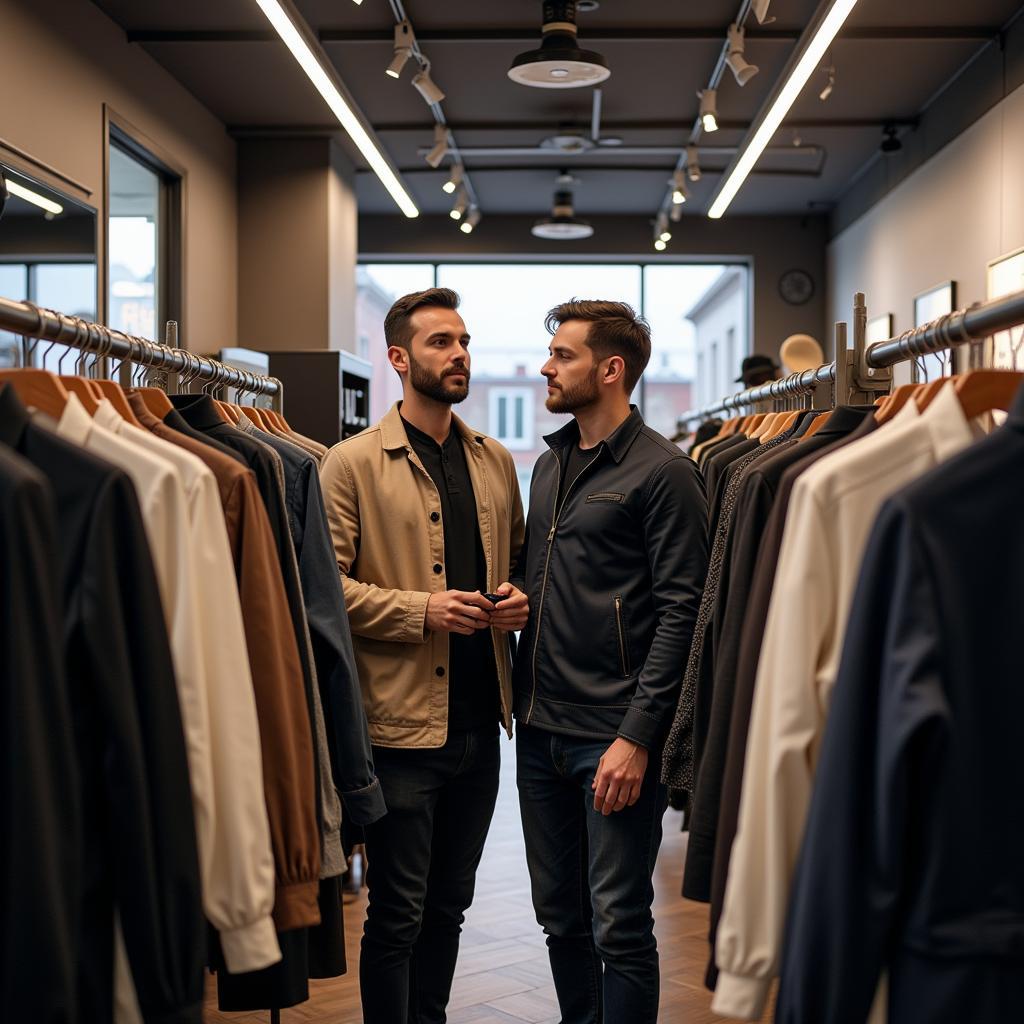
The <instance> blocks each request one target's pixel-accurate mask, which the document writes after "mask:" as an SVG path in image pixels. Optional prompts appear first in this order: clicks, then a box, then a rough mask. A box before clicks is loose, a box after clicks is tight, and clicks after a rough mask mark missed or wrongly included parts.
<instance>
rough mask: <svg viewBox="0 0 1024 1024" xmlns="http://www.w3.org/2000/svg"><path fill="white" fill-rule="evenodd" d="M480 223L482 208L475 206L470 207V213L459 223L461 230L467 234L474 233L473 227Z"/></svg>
mask: <svg viewBox="0 0 1024 1024" xmlns="http://www.w3.org/2000/svg"><path fill="white" fill-rule="evenodd" d="M479 223H480V210H479V208H478V207H476V206H473V207H471V208H470V211H469V215H468V216H467V217H466V219H465V220H464V221H463V222H462V223H461V224H460V225H459V230H460V231H461V232H462V233H463V234H465V235H471V234H473V228H475V227H476V226H477V224H479Z"/></svg>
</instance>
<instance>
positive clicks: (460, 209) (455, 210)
mask: <svg viewBox="0 0 1024 1024" xmlns="http://www.w3.org/2000/svg"><path fill="white" fill-rule="evenodd" d="M468 208H469V199H468V198H467V196H466V190H465V189H464V188H460V189H459V191H458V193H457V194H456V196H455V205H454V206H453V207H452V208H451V212H450V213H449V214H448V216H449V217H451V219H452V220H462V218H463V217H464V216H465V214H466V210H467V209H468Z"/></svg>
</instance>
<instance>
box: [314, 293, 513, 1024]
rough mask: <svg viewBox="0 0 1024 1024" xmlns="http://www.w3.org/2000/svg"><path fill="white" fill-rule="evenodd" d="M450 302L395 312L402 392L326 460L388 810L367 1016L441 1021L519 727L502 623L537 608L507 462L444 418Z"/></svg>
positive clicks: (373, 891)
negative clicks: (502, 741)
mask: <svg viewBox="0 0 1024 1024" xmlns="http://www.w3.org/2000/svg"><path fill="white" fill-rule="evenodd" d="M458 304H459V298H458V296H457V295H456V294H455V292H453V291H450V290H449V289H446V288H431V289H429V290H427V291H425V292H416V293H413V294H412V295H406V296H404V297H403V298H401V299H399V300H398V301H397V302H396V303H395V304H394V305H393V306H392V307H391V310H390V312H389V313H388V315H387V318H386V319H385V321H384V335H385V339H386V341H387V344H388V358H389V360H390V361H391V365H392V366H393V367H394V369H395V370H396V371H397V372H398V374H399V375H400V376H401V378H402V390H403V399H402V401H401V402H400V403H397V404H396V405H395V406H394V407H393V408H392V409H391V410H390V412H388V414H387V415H386V416H385V417H384V418H383V419H382V420H381V421H380V423H378V424H377V425H376V426H373V427H371V428H369V429H368V430H365V431H363V433H361V434H359V435H358V436H356V437H353V438H349V439H348V440H346V441H343V442H342V443H341V444H338V445H335V447H334V448H332V449H331V451H330V452H329V453H328V455H327V457H326V458H325V460H324V464H323V468H322V470H321V473H322V478H323V485H324V495H325V499H326V503H327V512H328V517H329V519H330V525H331V533H332V535H333V539H334V548H335V553H336V556H337V560H338V568H339V570H340V571H341V577H342V581H343V583H344V587H345V603H346V605H347V607H348V613H349V621H350V623H351V625H352V634H353V639H354V643H355V654H356V662H357V665H358V668H359V677H360V682H361V685H362V691H363V702H364V705H365V707H366V717H367V721H368V723H369V727H370V738H371V740H372V742H373V744H374V747H373V759H374V764H375V766H376V770H377V777H378V778H379V779H380V782H381V785H382V787H383V789H384V798H385V800H386V801H387V805H388V813H387V815H386V816H385V817H384V818H383V819H382V820H381V821H379V822H377V823H376V824H374V825H371V826H369V827H368V828H367V830H366V844H367V858H368V861H369V865H370V867H369V874H368V883H369V895H370V902H369V908H368V910H367V919H366V925H365V928H364V931H363V942H362V952H361V955H360V963H359V982H360V990H361V994H362V1001H363V1020H364V1021H365V1022H366V1024H406V1022H407V1021H408V1020H416V1021H418V1022H420V1024H443V1022H444V1020H445V1019H446V1018H445V1010H446V1007H447V1003H448V996H449V993H450V990H451V982H452V975H453V974H454V971H455V960H456V957H457V955H458V947H459V933H460V931H461V925H462V921H463V915H464V912H465V910H466V908H467V907H468V906H469V905H470V903H471V902H472V899H473V885H474V882H475V878H476V869H477V865H478V864H479V862H480V855H481V853H482V852H483V846H484V840H485V838H486V836H487V830H488V827H489V826H490V822H491V816H492V814H493V812H494V803H495V799H496V797H497V791H498V766H499V751H498V736H499V727H498V726H499V722H503V723H504V725H505V728H506V730H507V731H508V732H509V734H510V735H511V727H512V711H511V664H510V657H509V643H510V637H509V634H510V633H512V632H514V631H515V630H519V629H522V628H523V626H525V624H526V620H527V616H528V612H529V609H528V607H527V599H526V596H525V594H523V593H521V592H520V591H518V590H517V589H516V588H515V587H513V586H512V585H511V584H510V583H508V582H507V580H508V577H509V575H510V564H511V563H512V562H514V560H515V558H516V556H517V555H518V553H519V548H520V546H521V544H522V540H523V510H522V502H521V499H520V496H519V485H518V483H517V480H516V471H515V465H514V463H513V461H512V457H511V456H510V455H509V453H508V452H507V451H506V450H505V449H504V448H502V447H501V445H499V444H498V443H497V442H495V441H493V440H492V439H491V438H488V437H484V436H483V435H482V434H479V433H478V432H476V431H474V430H471V429H470V428H469V427H467V426H466V425H465V424H464V423H462V421H461V420H459V419H458V418H457V417H456V416H454V415H453V414H452V405H454V404H456V403H458V402H461V401H463V399H465V398H466V396H467V394H468V393H469V382H470V357H469V335H468V333H467V332H466V325H465V323H464V322H463V320H462V317H461V316H460V315H459V313H458V311H457V310H458ZM485 595H489V596H490V597H491V598H495V599H497V598H498V597H500V600H491V599H489V597H488V596H485Z"/></svg>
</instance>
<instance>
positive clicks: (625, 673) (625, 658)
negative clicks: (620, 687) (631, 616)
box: [615, 597, 629, 679]
mask: <svg viewBox="0 0 1024 1024" xmlns="http://www.w3.org/2000/svg"><path fill="white" fill-rule="evenodd" d="M615 624H616V626H617V627H618V630H619V657H620V658H621V659H622V678H623V679H628V678H629V653H628V652H627V650H626V631H625V629H624V628H623V625H622V598H621V597H616V598H615Z"/></svg>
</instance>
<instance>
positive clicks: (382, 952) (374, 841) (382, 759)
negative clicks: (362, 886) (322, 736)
mask: <svg viewBox="0 0 1024 1024" xmlns="http://www.w3.org/2000/svg"><path fill="white" fill-rule="evenodd" d="M373 762H374V766H375V768H376V772H377V778H378V779H380V783H381V786H382V787H383V789H384V799H385V800H386V801H387V805H388V813H387V814H386V815H385V816H384V817H383V818H381V819H380V820H379V821H377V822H375V823H374V824H372V825H368V826H367V828H366V859H367V862H368V870H367V876H366V883H367V888H368V890H369V897H370V900H369V905H368V907H367V909H366V923H365V925H364V927H363V942H362V949H361V952H360V957H359V988H360V994H361V996H362V1003H363V1020H364V1022H365V1024H444V1021H445V1019H446V1016H445V1015H446V1009H447V1006H448V997H449V994H450V993H451V987H452V976H453V975H454V973H455V961H456V958H457V957H458V953H459V936H460V933H461V931H462V922H463V919H464V916H465V911H466V909H467V908H468V907H469V905H470V904H471V903H472V902H473V888H474V885H475V882H476V869H477V867H478V866H479V864H480V856H481V854H482V853H483V849H484V840H485V839H486V838H487V830H488V828H489V827H490V824H491V817H492V815H493V813H494V803H495V800H496V799H497V795H498V769H499V765H500V753H499V749H498V729H497V726H496V725H495V726H491V727H490V728H488V729H485V730H480V731H476V732H460V733H450V734H449V736H448V742H447V743H445V745H444V746H443V747H439V748H438V749H436V750H423V749H394V748H388V747H374V748H373Z"/></svg>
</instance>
